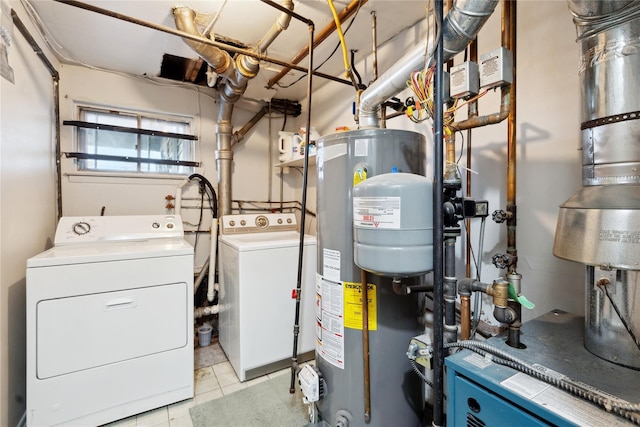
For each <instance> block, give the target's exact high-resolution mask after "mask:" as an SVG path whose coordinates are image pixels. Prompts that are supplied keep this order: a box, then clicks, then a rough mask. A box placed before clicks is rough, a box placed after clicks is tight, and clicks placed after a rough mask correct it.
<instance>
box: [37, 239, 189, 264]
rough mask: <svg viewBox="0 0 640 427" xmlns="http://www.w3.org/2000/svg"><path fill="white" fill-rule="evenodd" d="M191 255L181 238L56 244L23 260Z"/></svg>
mask: <svg viewBox="0 0 640 427" xmlns="http://www.w3.org/2000/svg"><path fill="white" fill-rule="evenodd" d="M176 255H193V247H192V246H191V245H190V244H189V243H188V242H187V241H186V240H184V239H152V240H140V241H123V242H109V243H105V242H103V243H86V244H82V245H81V244H76V245H68V246H56V247H53V248H51V249H49V250H47V251H44V252H42V253H40V254H38V255H36V256H34V257H32V258H29V259H28V260H27V268H32V267H51V266H58V265H71V264H88V263H94V262H109V261H120V260H130V259H142V258H159V257H168V256H176Z"/></svg>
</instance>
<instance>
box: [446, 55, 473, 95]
mask: <svg viewBox="0 0 640 427" xmlns="http://www.w3.org/2000/svg"><path fill="white" fill-rule="evenodd" d="M479 84H480V77H479V75H478V64H476V63H475V62H471V61H466V62H463V63H462V64H460V65H456V66H455V67H452V68H451V69H450V70H449V92H450V93H451V97H452V98H465V97H471V96H475V95H477V94H478V87H479Z"/></svg>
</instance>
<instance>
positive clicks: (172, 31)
mask: <svg viewBox="0 0 640 427" xmlns="http://www.w3.org/2000/svg"><path fill="white" fill-rule="evenodd" d="M53 1H55V2H58V3H62V4H66V5H68V6H73V7H77V8H80V9H84V10H87V11H89V12H95V13H98V14H100V15H104V16H109V17H111V18H115V19H120V20H121V21H125V22H129V23H132V24H136V25H140V26H142V27H146V28H151V29H152V30H156V31H160V32H163V33H167V34H171V35H174V36H178V37H182V38H184V39H189V40H193V41H197V42H200V43H203V44H208V45H210V46H215V47H217V48H220V49H224V50H226V51H229V52H233V53H237V54H240V55H246V56H249V57H251V58H255V59H258V60H260V61H265V62H269V63H272V64H276V65H280V66H282V67H288V68H289V69H292V70H298V71H301V72H303V73H308V72H309V69H308V68H304V67H300V66H298V65H296V64H292V63H288V62H285V61H281V60H279V59H276V58H271V57H269V56H266V55H263V54H260V53H256V52H253V51H251V50H248V49H241V48H238V47H235V46H231V45H229V44H225V43H220V42H217V41H214V40H209V39H207V38H204V37H198V36H194V35H192V34H189V33H185V32H183V31H178V30H175V29H173V28H170V27H166V26H164V25H159V24H154V23H153V22H148V21H144V20H142V19H137V18H133V17H131V16H126V15H122V14H120V13H116V12H112V11H110V10H107V9H103V8H100V7H96V6H92V5H89V4H87V3H82V2H79V1H74V0H53ZM362 1H364V0H362ZM312 74H313V75H314V76H317V77H322V78H323V79H327V80H333V81H334V82H338V83H342V84H347V85H349V86H351V82H350V81H348V80H344V79H341V78H338V77H334V76H331V75H329V74H325V73H321V72H318V71H313V70H312Z"/></svg>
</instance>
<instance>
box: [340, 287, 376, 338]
mask: <svg viewBox="0 0 640 427" xmlns="http://www.w3.org/2000/svg"><path fill="white" fill-rule="evenodd" d="M343 289H344V326H345V327H346V328H351V329H360V330H362V308H363V307H362V284H361V283H355V282H344V286H343ZM367 298H368V304H367V305H368V310H367V311H368V313H367V315H368V317H369V330H370V331H375V330H376V329H378V312H377V307H378V304H377V295H376V285H373V284H371V283H369V284H368V285H367Z"/></svg>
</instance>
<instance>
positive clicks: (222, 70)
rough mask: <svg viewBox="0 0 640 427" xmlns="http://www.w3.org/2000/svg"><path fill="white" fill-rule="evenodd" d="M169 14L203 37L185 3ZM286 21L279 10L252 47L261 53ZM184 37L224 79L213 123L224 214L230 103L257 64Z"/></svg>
mask: <svg viewBox="0 0 640 427" xmlns="http://www.w3.org/2000/svg"><path fill="white" fill-rule="evenodd" d="M282 6H283V7H284V8H286V9H287V10H290V11H291V10H293V1H292V0H284V1H283V2H282ZM173 17H174V20H175V23H176V28H178V29H179V30H180V31H184V32H186V33H189V34H192V35H194V36H199V37H203V35H202V34H201V33H200V31H199V30H198V28H197V27H196V25H195V17H196V12H195V11H193V10H192V9H190V8H187V7H176V8H175V9H174V10H173ZM290 21H291V16H289V15H288V14H287V13H285V12H282V13H281V14H280V16H279V17H278V20H277V21H276V22H275V23H274V24H273V26H272V27H271V28H270V29H269V31H268V32H267V33H266V34H265V36H264V37H263V38H262V39H261V40H260V41H259V42H258V44H257V45H256V47H255V48H254V49H253V51H254V52H255V53H260V54H263V53H265V52H266V50H267V48H268V47H269V45H271V43H273V41H274V40H275V39H276V37H277V36H278V35H279V34H280V33H281V32H282V31H284V30H286V29H287V27H288V26H289V22H290ZM184 41H185V42H186V43H187V44H188V45H189V46H191V48H192V49H193V50H194V51H196V53H197V54H198V55H200V56H201V57H202V59H204V60H205V61H206V62H207V63H208V64H209V65H210V66H211V67H212V68H213V69H214V70H215V71H216V73H218V74H219V75H221V76H222V77H224V79H225V80H224V86H223V87H222V88H221V90H220V106H219V109H218V122H217V125H216V169H217V170H218V197H219V209H220V213H219V215H228V214H230V213H231V172H232V163H233V151H232V149H231V146H232V142H233V138H232V132H233V125H232V124H231V117H232V115H233V106H234V104H235V102H236V101H237V100H238V99H239V98H240V96H242V94H243V93H244V92H245V90H246V89H247V84H248V83H249V80H251V79H252V78H254V77H255V76H256V75H257V74H258V70H259V66H260V64H259V62H258V60H257V59H255V58H253V57H250V56H247V55H238V57H237V58H236V60H235V62H234V61H233V59H232V58H231V55H229V53H228V52H226V51H224V50H222V49H219V48H217V47H215V46H210V45H207V44H204V43H200V42H197V41H193V40H188V39H184Z"/></svg>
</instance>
